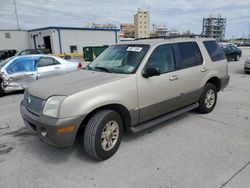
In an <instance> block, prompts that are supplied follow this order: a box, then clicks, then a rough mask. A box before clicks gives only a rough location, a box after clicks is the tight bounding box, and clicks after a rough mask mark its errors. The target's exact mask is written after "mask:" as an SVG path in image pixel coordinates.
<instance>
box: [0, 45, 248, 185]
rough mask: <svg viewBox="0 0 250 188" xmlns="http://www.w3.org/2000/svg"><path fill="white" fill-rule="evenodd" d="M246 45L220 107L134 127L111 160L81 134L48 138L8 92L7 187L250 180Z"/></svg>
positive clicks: (0, 152)
mask: <svg viewBox="0 0 250 188" xmlns="http://www.w3.org/2000/svg"><path fill="white" fill-rule="evenodd" d="M242 52H243V56H242V58H241V59H240V61H239V62H230V63H229V73H230V76H231V80H230V83H229V86H228V87H227V88H226V89H225V90H224V91H222V92H220V93H219V96H218V101H217V106H216V107H215V109H214V111H213V112H212V113H210V114H205V115H200V114H197V113H195V112H189V113H186V114H183V115H181V116H179V117H177V118H175V119H172V120H170V121H167V122H166V123H164V125H160V126H157V127H155V128H152V129H149V130H147V131H144V132H141V133H139V134H130V133H126V134H125V135H124V137H123V141H122V143H121V146H120V148H119V150H118V152H117V153H116V154H115V155H114V156H113V157H112V158H110V159H108V160H106V161H103V162H96V161H93V160H91V159H89V158H88V157H87V156H86V155H85V154H84V150H83V147H82V140H81V139H79V140H77V142H76V143H75V145H74V146H73V147H71V148H66V149H57V148H54V147H51V146H49V145H47V144H45V143H43V142H41V141H40V140H39V139H38V138H37V137H36V136H35V135H33V134H32V133H31V132H30V131H29V130H27V129H26V128H25V127H24V124H23V122H22V119H21V116H20V113H19V104H20V102H21V100H22V97H23V94H22V93H15V94H10V95H7V96H4V97H2V98H0V187H144V188H146V187H164V188H166V187H241V188H243V187H246V188H248V187H250V178H249V177H250V87H249V86H250V75H247V74H245V73H244V67H243V66H244V61H245V60H246V58H247V57H250V48H242Z"/></svg>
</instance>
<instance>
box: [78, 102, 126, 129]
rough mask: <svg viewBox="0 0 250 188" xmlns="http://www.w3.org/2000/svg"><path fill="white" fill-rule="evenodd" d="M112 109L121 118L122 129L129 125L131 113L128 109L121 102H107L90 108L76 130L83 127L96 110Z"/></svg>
mask: <svg viewBox="0 0 250 188" xmlns="http://www.w3.org/2000/svg"><path fill="white" fill-rule="evenodd" d="M105 109H107V110H113V111H115V112H117V113H118V114H119V115H120V116H121V118H122V121H123V127H124V130H125V129H126V127H128V126H130V124H131V115H130V113H129V111H128V109H127V108H126V107H125V106H123V105H121V104H117V103H114V104H107V105H103V106H100V107H98V108H95V109H94V110H92V111H91V112H89V113H88V114H87V116H86V117H85V118H84V119H83V121H82V123H81V125H80V127H79V129H78V132H79V131H80V130H82V129H84V128H85V126H86V125H87V124H88V121H89V120H90V118H91V117H92V116H93V115H94V114H95V113H96V112H97V111H100V110H105Z"/></svg>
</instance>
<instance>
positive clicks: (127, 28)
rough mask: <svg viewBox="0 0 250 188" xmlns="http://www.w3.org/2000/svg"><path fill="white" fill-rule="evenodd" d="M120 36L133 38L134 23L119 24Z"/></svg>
mask: <svg viewBox="0 0 250 188" xmlns="http://www.w3.org/2000/svg"><path fill="white" fill-rule="evenodd" d="M120 30H121V32H120V37H121V38H135V27H134V24H131V23H124V24H121V25H120Z"/></svg>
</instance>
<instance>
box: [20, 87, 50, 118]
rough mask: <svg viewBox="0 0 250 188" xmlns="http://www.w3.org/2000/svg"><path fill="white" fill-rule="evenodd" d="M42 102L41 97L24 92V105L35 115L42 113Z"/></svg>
mask: <svg viewBox="0 0 250 188" xmlns="http://www.w3.org/2000/svg"><path fill="white" fill-rule="evenodd" d="M44 102H45V101H44V100H43V99H40V98H37V97H34V96H32V95H30V94H29V93H27V92H25V94H24V99H23V103H24V106H25V107H26V108H27V110H29V111H30V112H32V113H34V114H36V115H40V114H41V113H42V109H43V104H44Z"/></svg>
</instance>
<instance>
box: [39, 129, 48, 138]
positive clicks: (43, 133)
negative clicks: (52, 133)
mask: <svg viewBox="0 0 250 188" xmlns="http://www.w3.org/2000/svg"><path fill="white" fill-rule="evenodd" d="M40 133H41V135H42V136H43V137H46V136H47V135H48V133H47V131H46V130H45V128H43V127H42V128H41V131H40Z"/></svg>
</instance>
